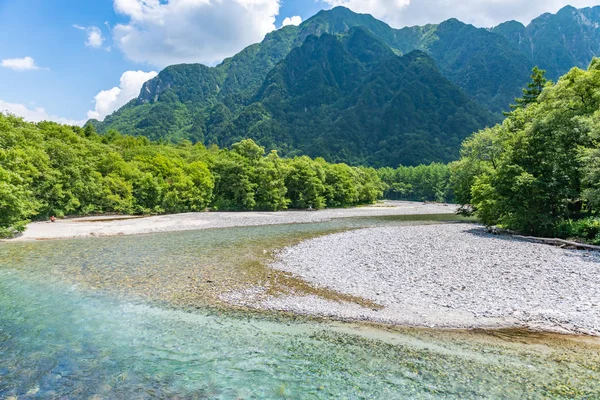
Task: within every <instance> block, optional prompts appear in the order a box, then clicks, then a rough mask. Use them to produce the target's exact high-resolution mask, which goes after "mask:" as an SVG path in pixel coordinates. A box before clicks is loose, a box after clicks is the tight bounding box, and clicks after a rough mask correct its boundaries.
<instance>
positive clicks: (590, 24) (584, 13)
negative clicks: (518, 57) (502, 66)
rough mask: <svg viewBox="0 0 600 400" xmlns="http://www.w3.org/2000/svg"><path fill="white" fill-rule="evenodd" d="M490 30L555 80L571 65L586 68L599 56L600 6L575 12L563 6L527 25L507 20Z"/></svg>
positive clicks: (573, 8)
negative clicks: (593, 58) (503, 38)
mask: <svg viewBox="0 0 600 400" xmlns="http://www.w3.org/2000/svg"><path fill="white" fill-rule="evenodd" d="M491 31H492V32H493V33H497V34H500V35H502V36H503V37H505V38H506V39H507V40H508V41H509V42H510V43H511V46H513V47H514V48H515V49H518V50H519V51H520V52H521V53H522V54H524V55H525V56H526V57H527V58H528V59H529V60H531V64H534V65H538V66H539V67H540V68H543V69H546V70H548V77H549V78H550V79H554V80H556V79H558V77H560V76H562V75H564V74H565V73H567V72H568V71H569V70H570V69H571V68H573V67H575V66H577V67H580V68H586V67H587V66H588V64H589V63H590V61H591V60H592V57H594V56H597V55H600V6H596V7H591V8H582V9H579V10H578V9H576V8H575V7H571V6H566V7H564V8H562V9H561V10H560V11H559V12H558V13H556V14H549V13H548V14H543V15H541V16H540V17H538V18H536V19H534V20H533V21H532V22H531V23H530V24H529V25H527V26H524V25H523V24H521V23H520V22H516V21H509V22H506V23H504V24H501V25H499V26H497V27H495V28H493V29H492V30H491Z"/></svg>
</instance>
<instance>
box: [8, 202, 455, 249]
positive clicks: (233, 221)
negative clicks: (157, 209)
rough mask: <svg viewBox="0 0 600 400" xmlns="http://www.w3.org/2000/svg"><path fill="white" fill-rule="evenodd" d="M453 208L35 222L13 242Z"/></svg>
mask: <svg viewBox="0 0 600 400" xmlns="http://www.w3.org/2000/svg"><path fill="white" fill-rule="evenodd" d="M456 208H457V207H456V206H454V205H444V204H423V203H412V202H402V201H386V202H384V203H383V204H378V205H374V206H368V207H358V208H346V209H330V210H322V211H312V212H308V211H284V212H205V213H188V214H175V215H161V216H156V217H147V218H129V219H128V218H127V217H122V216H121V217H88V218H75V219H65V220H58V221H57V222H55V223H50V222H35V223H31V224H29V225H28V226H27V230H26V231H25V233H24V234H23V235H21V236H20V237H18V238H16V239H12V240H15V241H22V240H39V239H59V238H72V237H83V236H116V235H136V234H145V233H155V232H173V231H187V230H198V229H211V228H231V227H237V226H258V225H277V224H294V223H310V222H322V221H327V220H330V219H335V218H347V217H373V216H388V215H417V214H453V213H454V212H455V211H456Z"/></svg>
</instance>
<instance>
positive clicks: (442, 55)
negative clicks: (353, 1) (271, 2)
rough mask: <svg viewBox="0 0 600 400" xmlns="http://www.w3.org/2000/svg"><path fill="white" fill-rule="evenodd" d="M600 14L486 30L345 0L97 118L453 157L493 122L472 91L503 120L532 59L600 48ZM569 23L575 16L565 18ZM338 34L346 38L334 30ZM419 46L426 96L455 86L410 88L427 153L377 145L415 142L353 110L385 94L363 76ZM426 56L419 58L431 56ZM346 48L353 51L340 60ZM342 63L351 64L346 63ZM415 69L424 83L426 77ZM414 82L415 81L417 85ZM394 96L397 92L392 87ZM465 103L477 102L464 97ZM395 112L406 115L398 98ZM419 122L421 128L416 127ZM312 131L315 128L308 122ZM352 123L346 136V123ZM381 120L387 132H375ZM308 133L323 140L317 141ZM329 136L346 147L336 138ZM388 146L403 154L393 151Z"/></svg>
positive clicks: (169, 74)
mask: <svg viewBox="0 0 600 400" xmlns="http://www.w3.org/2000/svg"><path fill="white" fill-rule="evenodd" d="M598 14H599V12H598V7H596V8H593V9H583V10H575V9H572V8H565V9H563V10H561V12H559V13H558V14H557V15H550V14H548V15H544V16H542V17H540V18H538V19H536V20H535V21H533V22H532V23H531V24H530V25H529V26H528V27H524V26H523V25H521V24H519V23H514V22H512V23H506V24H503V25H500V26H498V27H496V28H493V29H478V28H475V27H473V26H472V25H467V24H464V23H462V22H460V21H458V20H455V19H451V20H448V21H445V22H443V23H441V24H439V25H427V26H423V27H407V28H403V29H393V28H391V27H390V26H388V25H387V24H385V23H384V22H382V21H379V20H377V19H375V18H373V17H372V16H370V15H366V14H357V13H354V12H352V11H350V10H348V9H346V8H343V7H337V8H334V9H332V10H328V11H321V12H319V13H318V14H316V15H315V16H314V17H312V18H310V19H308V20H307V21H305V22H304V23H303V24H301V25H300V26H298V27H296V26H287V27H285V28H282V29H280V30H277V31H274V32H271V33H269V34H268V35H267V36H266V37H265V39H264V40H263V41H262V42H261V43H258V44H255V45H252V46H249V47H248V48H246V49H244V50H243V51H241V52H240V53H239V54H237V55H235V56H233V57H231V58H228V59H226V60H224V61H223V63H221V64H220V65H218V66H216V67H206V66H203V65H199V64H189V65H175V66H170V67H167V68H166V69H165V70H163V71H162V72H161V73H160V74H159V75H158V76H157V77H156V78H154V79H153V80H151V81H149V82H147V83H146V84H145V85H144V87H143V88H142V90H141V93H140V96H139V97H138V98H137V99H134V100H132V101H131V102H130V103H128V104H127V105H126V106H124V107H123V108H122V109H120V110H118V111H117V112H115V113H114V114H112V115H110V116H108V117H107V118H106V119H105V120H104V121H103V122H98V121H91V122H92V123H94V125H96V127H97V129H98V131H99V132H107V131H108V130H110V129H116V130H119V131H121V132H123V133H126V134H133V135H145V136H148V137H150V138H151V139H166V140H172V141H177V140H181V139H190V140H192V141H194V142H196V141H199V142H203V143H205V144H211V143H216V144H219V145H221V146H223V145H228V144H230V143H233V142H236V141H239V140H241V139H243V138H246V137H252V138H256V139H257V140H258V141H259V142H260V143H261V145H264V146H266V147H267V148H275V149H279V150H280V151H281V152H284V153H286V154H300V153H302V152H309V153H310V154H311V155H315V156H326V157H328V158H329V159H331V160H343V161H351V162H365V161H368V162H370V163H372V164H375V165H384V164H389V163H392V164H391V165H393V163H396V162H397V161H398V160H400V161H401V162H404V163H415V162H428V161H430V160H431V161H443V160H446V159H448V157H451V156H452V155H454V154H456V151H455V148H456V146H455V143H454V139H453V138H460V137H462V135H463V127H464V129H474V130H476V129H479V128H481V127H483V126H484V125H485V124H487V123H489V122H490V120H491V119H490V117H489V115H488V114H486V113H485V111H483V110H482V109H481V107H478V106H475V105H474V103H473V102H469V98H470V99H471V100H473V101H474V102H475V103H477V104H479V105H481V106H483V107H484V108H485V109H487V110H488V111H491V112H493V113H495V114H496V116H497V118H498V119H499V116H500V112H501V111H503V110H506V109H507V108H508V105H509V104H510V103H511V102H512V101H513V99H514V97H516V96H518V95H519V94H520V88H521V87H523V85H524V84H525V82H527V81H528V77H529V72H530V69H531V68H532V67H533V66H534V65H536V64H537V65H539V66H540V67H541V68H545V69H548V70H549V74H548V75H549V76H550V77H553V76H558V75H559V74H561V73H563V72H564V71H563V69H564V68H566V69H568V68H570V67H571V66H572V65H573V63H575V64H576V65H579V64H585V63H587V62H589V59H591V55H590V54H597V53H598V52H600V49H596V47H598V46H599V43H600V41H598V40H597V38H596V36H595V35H597V33H598V29H597V28H594V27H595V26H598V23H599V22H600V15H598ZM565 21H568V22H569V24H567V25H564V24H566V22H565ZM563 26H568V29H567V28H564V27H563ZM357 27H360V28H361V29H362V31H363V32H368V33H369V34H368V35H362V36H360V35H357V34H356V33H355V29H354V28H357ZM353 32H354V33H353ZM336 35H338V36H342V37H343V40H341V41H339V40H338V39H335V38H334V36H336ZM321 36H324V37H325V38H324V41H323V43H321V42H320V41H318V40H317V41H315V40H316V38H317V37H321ZM330 36H331V37H330ZM359 36H360V39H359ZM334 39H335V40H334ZM559 39H560V40H559ZM307 40H308V41H309V44H311V45H316V44H317V43H318V44H319V46H321V47H320V49H321V50H320V51H321V52H320V53H318V52H315V51H316V49H313V50H311V52H308V48H310V46H309V47H308V48H307V47H305V46H304V44H305V42H306V41H307ZM352 40H354V41H355V42H352ZM361 40H362V41H363V42H364V43H362V45H361ZM334 42H337V43H338V44H339V46H338V45H334V44H333V43H334ZM580 42H581V43H580ZM592 42H593V43H592ZM326 43H329V44H330V46H327V45H326ZM532 43H535V45H532ZM553 43H555V44H556V46H553ZM340 46H341V47H340ZM352 46H355V47H356V48H354V49H353V48H351V47H352ZM371 47H372V48H371ZM299 50H301V51H300V52H299ZM414 50H420V51H423V52H424V53H426V54H427V55H428V56H429V57H430V58H427V59H428V62H431V61H432V60H433V62H431V64H432V67H431V68H429V69H427V70H424V73H431V74H432V77H435V79H433V78H432V79H429V80H427V85H426V84H422V85H421V87H420V90H421V91H423V93H424V95H423V96H424V97H428V95H427V94H428V93H434V94H435V95H438V94H441V92H440V90H439V86H444V87H446V86H447V87H448V90H447V91H446V92H445V94H444V95H445V96H446V97H440V98H437V97H436V100H435V101H429V102H426V101H417V99H418V97H417V98H410V100H411V102H412V103H414V104H412V103H411V104H409V105H407V107H409V109H410V110H411V112H410V113H409V115H411V116H412V117H411V118H414V119H412V120H410V121H409V120H406V118H405V120H404V121H403V122H402V124H401V125H402V127H403V128H405V129H406V132H403V133H402V134H403V135H404V134H405V133H408V132H409V131H410V132H412V133H413V134H415V135H417V136H419V138H420V139H418V140H417V139H414V140H413V141H411V143H416V142H419V141H420V142H419V143H420V144H419V146H421V149H422V151H421V152H419V151H417V150H415V148H414V147H413V149H412V150H406V151H405V152H404V153H402V152H400V153H399V152H398V150H397V149H395V150H393V151H392V150H389V151H387V150H384V149H380V148H378V147H377V146H379V144H374V143H383V146H385V145H389V143H396V144H394V145H392V147H394V146H402V145H403V144H397V143H404V144H405V143H407V142H405V141H400V142H396V139H397V137H396V136H395V135H396V134H399V133H400V132H399V131H397V130H394V129H392V128H391V127H390V126H387V127H384V126H382V125H381V124H379V125H378V123H375V122H374V118H383V116H382V113H383V111H382V110H373V111H372V112H371V111H369V113H362V114H361V110H362V109H359V108H355V109H354V111H353V112H354V115H351V111H349V110H351V109H352V108H351V103H355V104H360V103H361V101H362V99H361V98H359V97H357V96H359V95H362V96H365V97H366V98H369V96H371V97H378V94H377V93H376V94H368V93H367V92H366V91H365V90H366V89H365V85H367V84H368V82H370V81H369V79H368V78H369V76H371V75H369V74H373V73H374V72H373V71H375V70H376V69H378V68H379V69H380V70H381V68H382V67H381V63H382V62H383V61H386V60H388V59H391V60H396V58H398V56H401V55H403V54H408V53H410V52H412V51H414ZM361 51H362V53H360V52H361ZM302 52H308V53H302ZM327 52H332V53H331V54H327ZM335 52H338V53H335ZM565 52H566V53H568V56H566V55H564V53H565ZM417 54H420V56H419V58H421V59H422V58H423V57H424V56H425V55H424V54H422V53H417ZM342 55H343V57H342ZM339 57H342V58H343V60H342V59H340V60H338V58H339ZM394 57H395V58H394ZM586 59H587V61H586ZM322 61H329V63H328V64H327V68H324V69H319V68H316V67H315V65H318V64H319V63H320V62H322ZM337 62H342V63H345V64H340V65H336V63H337ZM390 62H391V61H390ZM313 64H314V65H313ZM433 64H435V65H433ZM436 66H437V68H436ZM292 72H293V74H292ZM440 73H441V75H440ZM292 76H293V77H299V76H302V77H303V79H304V80H305V81H302V82H299V81H298V82H296V81H294V82H293V83H294V84H291V83H292V82H291V81H286V79H290V77H292ZM373 78H375V77H373ZM384 78H385V79H387V80H389V81H390V82H395V81H394V78H395V77H392V76H387V75H385V74H384ZM340 79H341V80H340ZM415 79H418V80H419V79H420V80H419V82H425V80H423V79H422V77H421V76H419V77H415ZM373 81H375V79H373ZM309 82H310V83H309ZM452 84H453V85H452ZM273 85H276V88H277V90H275V89H274V87H273ZM448 85H450V86H452V90H454V92H453V93H454V94H453V96H454V97H455V98H451V97H450V94H449V93H450V86H448ZM391 87H393V88H394V90H396V91H397V92H396V93H394V95H395V96H398V98H400V97H402V93H400V92H401V91H404V94H406V93H408V92H407V90H408V89H407V86H405V85H396V86H391ZM387 89H388V88H387V87H386V85H385V84H383V85H375V86H372V87H371V89H370V90H377V91H382V92H386V91H387ZM410 89H411V90H416V87H411V88H410ZM414 95H415V93H411V96H413V97H414ZM465 95H466V96H468V97H469V98H467V97H465ZM353 96H354V97H353ZM381 96H383V94H382V95H381ZM384 97H385V96H384ZM434 97H435V96H434ZM442 98H443V99H444V101H443V102H442V101H441V100H440V99H442ZM413 100H414V101H413ZM386 101H390V99H389V98H388V97H386ZM446 103H447V104H446ZM459 103H460V104H467V103H468V105H466V106H461V107H459V106H457V104H459ZM377 104H380V105H382V104H383V103H377ZM385 105H389V104H388V103H385ZM317 106H318V107H317ZM278 107H279V108H278ZM315 107H317V108H315ZM432 107H436V108H432ZM303 108H306V109H307V111H305V112H304V111H303ZM363 108H364V109H366V110H371V109H372V108H371V107H366V108H365V107H363ZM393 109H394V108H393V107H392V108H390V110H393ZM440 109H441V110H443V112H441V111H439V110H440ZM395 110H396V112H398V113H401V114H402V113H403V111H402V110H400V109H398V108H396V109H395ZM450 110H455V111H454V112H455V113H456V115H454V117H455V119H456V120H459V121H460V120H466V121H468V123H463V124H462V126H461V124H458V123H455V124H450V125H443V122H441V121H442V120H445V119H447V118H449V117H450V115H449V114H448V113H450V112H451V111H450ZM428 113H429V114H430V115H431V118H430V119H425V120H423V121H422V120H421V119H419V118H417V117H416V116H417V115H426V114H428ZM484 114H485V115H484ZM358 115H363V117H360V118H359V117H358ZM300 116H303V118H301V117H300ZM376 116H377V117H376ZM385 118H386V120H388V121H397V120H401V119H402V118H404V116H403V115H392V114H391V111H390V114H386V115H385ZM350 120H351V121H354V122H353V123H352V124H351V126H349V127H346V128H340V126H343V125H344V124H345V121H350ZM433 121H435V124H437V125H435V124H434V123H433ZM417 123H419V124H421V126H420V127H417V126H415V125H416V124H417ZM439 124H442V125H439ZM311 129H313V130H315V131H314V132H309V131H310V130H311ZM342 129H344V130H345V132H346V133H345V134H341V133H340V130H342ZM356 129H367V130H368V131H365V132H362V135H367V134H369V135H371V136H372V137H373V139H374V140H373V143H369V144H368V146H365V145H364V144H363V143H362V142H352V143H350V142H349V140H354V139H352V138H354V137H355V136H356V135H358V136H361V134H360V133H355V132H354V131H355V130H356ZM375 129H378V130H380V131H377V132H375V131H374V130H375ZM367 132H369V133H367ZM415 132H419V133H418V134H417V133H415ZM375 133H377V135H378V136H375ZM346 134H347V135H346ZM344 135H346V136H344ZM348 135H349V136H348ZM385 135H392V136H391V137H387V136H385ZM307 138H311V140H313V139H314V142H313V143H312V144H309V143H308V139H307ZM336 138H337V139H336ZM341 138H344V139H341ZM317 139H318V140H317ZM331 140H333V141H334V142H335V141H336V140H337V141H339V142H340V143H342V144H343V146H341V145H339V144H334V143H333V142H332V143H328V142H327V141H331ZM424 140H426V141H430V142H431V143H430V145H429V146H427V145H424V144H423V141H424ZM437 143H439V144H437ZM340 146H341V147H340ZM387 152H389V153H390V154H404V155H403V156H396V155H387ZM409 154H410V156H409ZM415 160H417V161H415Z"/></svg>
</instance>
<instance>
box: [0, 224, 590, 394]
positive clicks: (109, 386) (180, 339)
mask: <svg viewBox="0 0 600 400" xmlns="http://www.w3.org/2000/svg"><path fill="white" fill-rule="evenodd" d="M346 223H349V221H347V222H346ZM352 223H353V224H355V223H357V222H356V221H354V222H352ZM381 223H383V222H381ZM385 223H389V220H388V221H386V222H385ZM282 229H284V227H256V228H242V229H227V230H215V231H212V232H208V231H198V232H184V233H177V234H160V235H146V236H138V237H126V238H101V239H84V240H70V241H53V242H35V243H4V244H0V398H10V397H16V398H95V399H101V398H106V399H113V398H123V399H136V398H177V397H179V398H222V399H237V398H242V399H254V398H256V399H262V398H290V399H305V398H306V399H311V398H315V399H320V398H323V399H325V398H348V399H354V398H369V399H373V398H375V399H379V398H380V399H396V398H407V399H408V398H410V399H412V398H424V399H430V398H431V399H434V398H435V399H437V398H498V399H500V398H519V399H520V398H561V397H562V398H600V374H599V372H598V365H600V346H599V345H598V344H594V343H587V342H583V341H576V340H565V339H562V338H556V337H553V336H548V337H546V336H535V335H533V336H531V337H530V336H527V335H526V336H520V335H510V334H505V335H504V334H494V335H488V334H484V333H461V332H440V331H423V330H399V331H394V332H392V331H387V330H383V329H375V328H371V327H367V326H358V325H352V324H341V323H334V322H316V321H309V320H306V319H295V318H292V317H282V316H259V315H254V314H252V315H251V314H244V313H242V312H232V311H219V310H217V309H214V308H206V307H200V308H199V309H195V310H194V311H189V309H187V310H183V309H181V308H176V307H175V308H174V307H170V306H168V305H167V304H166V303H164V304H162V305H157V303H156V302H155V301H152V302H148V301H144V297H143V296H140V295H139V293H140V292H135V293H134V294H135V295H132V296H130V295H129V293H128V292H127V291H124V292H121V291H119V293H118V294H116V293H115V292H113V291H110V290H104V289H98V288H96V287H92V286H91V285H89V284H83V283H82V282H84V283H89V280H83V281H82V280H80V279H74V280H71V279H68V277H69V276H72V275H73V274H74V271H81V270H86V269H90V270H93V271H96V270H98V269H102V268H107V269H111V270H113V271H114V270H118V271H119V275H118V276H121V277H122V276H123V275H122V274H125V275H127V274H129V275H132V276H133V275H138V276H145V274H147V272H148V271H154V272H153V273H155V274H157V273H158V272H157V271H159V268H158V266H159V265H161V263H166V261H167V260H169V259H170V260H171V262H170V264H169V265H172V266H171V267H165V268H163V269H164V271H163V272H162V273H163V274H164V277H167V278H168V277H173V279H175V280H176V279H178V275H177V274H176V273H175V272H174V271H175V270H177V269H178V268H179V267H178V265H179V264H182V265H183V264H185V263H187V264H185V265H184V267H183V268H184V269H192V268H200V269H201V268H202V266H203V265H205V264H206V265H208V264H209V263H212V262H213V261H214V260H213V258H214V257H215V255H214V254H213V253H211V251H210V249H214V250H215V251H216V250H219V251H224V250H223V249H226V250H227V251H231V252H233V253H234V254H233V255H234V256H235V255H236V254H235V252H234V251H233V250H231V249H238V250H239V249H244V247H243V246H241V244H244V243H248V242H250V244H251V246H253V245H255V244H257V243H258V244H260V245H263V244H264V242H263V241H264V240H272V239H273V237H276V236H277V235H281V234H282ZM329 229H332V227H331V226H330V225H327V224H324V225H320V224H311V225H305V226H303V225H299V226H294V227H288V229H287V230H286V231H287V232H288V234H290V235H292V236H293V235H296V234H302V235H305V234H307V233H310V232H313V233H318V232H322V231H327V230H329ZM290 230H291V232H290ZM257 237H258V238H260V239H257ZM257 240H258V242H254V241H257ZM215 247H217V249H215ZM239 251H245V250H239ZM103 255H104V256H103ZM196 258H199V260H197V263H195V262H194V261H192V260H194V259H196ZM233 258H235V257H233ZM207 260H209V261H210V262H209V261H207ZM226 262H229V261H227V260H226ZM116 263H118V265H113V264H116ZM128 271H129V272H128ZM186 273H187V270H186ZM94 274H95V272H94ZM164 277H163V278H164ZM163 278H161V280H159V281H158V282H166V280H164V281H163V280H162V279H163Z"/></svg>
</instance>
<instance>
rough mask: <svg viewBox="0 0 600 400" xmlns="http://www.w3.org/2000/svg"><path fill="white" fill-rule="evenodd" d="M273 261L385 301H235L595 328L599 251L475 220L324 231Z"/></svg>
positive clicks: (452, 323) (406, 321) (445, 323)
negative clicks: (491, 230) (520, 236)
mask: <svg viewBox="0 0 600 400" xmlns="http://www.w3.org/2000/svg"><path fill="white" fill-rule="evenodd" d="M271 267H272V268H274V269H277V270H282V271H287V272H290V273H293V274H294V275H295V276H298V277H300V278H302V279H303V280H305V281H307V282H309V283H310V284H312V285H314V286H316V287H323V288H328V289H331V290H335V291H337V292H340V293H344V294H348V295H351V296H356V297H360V298H364V299H368V300H370V301H372V302H374V303H376V304H378V305H380V306H382V308H381V309H370V308H366V307H362V306H359V305H357V304H353V303H345V302H338V301H331V300H327V299H323V298H320V297H317V296H302V295H294V294H292V295H288V296H282V297H267V298H266V300H265V298H263V297H262V296H255V297H256V299H255V300H253V299H252V296H250V297H248V296H241V297H240V298H238V299H237V301H238V302H239V301H244V302H245V304H246V305H250V306H254V307H257V308H264V309H271V310H280V311H290V312H294V313H300V314H307V315H315V316H328V317H335V318H339V319H348V320H367V321H374V322H381V323H388V324H395V325H411V326H429V327H448V328H475V327H485V328H498V327H528V328H533V329H538V330H544V331H554V332H560V333H580V334H588V335H594V336H600V253H597V252H583V251H573V250H564V249H561V248H558V247H552V246H548V245H543V244H534V243H529V242H523V241H520V240H516V239H512V238H509V237H503V236H493V235H490V234H488V233H487V232H486V231H485V230H484V229H483V228H481V227H479V226H477V225H471V224H458V225H457V224H453V225H434V226H402V227H383V228H371V229H362V230H356V231H351V232H344V233H339V234H334V235H329V236H324V237H320V238H316V239H311V240H308V241H305V242H303V243H301V244H299V245H297V246H293V247H290V248H286V249H284V250H282V251H281V252H280V253H279V254H278V256H277V260H276V262H275V263H274V264H272V266H271ZM259 292H260V291H259ZM254 294H256V291H255V293H254Z"/></svg>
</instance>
